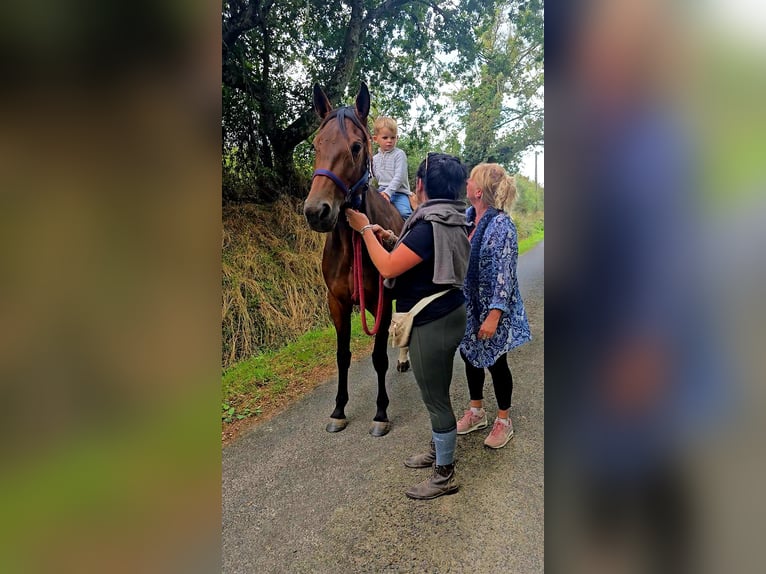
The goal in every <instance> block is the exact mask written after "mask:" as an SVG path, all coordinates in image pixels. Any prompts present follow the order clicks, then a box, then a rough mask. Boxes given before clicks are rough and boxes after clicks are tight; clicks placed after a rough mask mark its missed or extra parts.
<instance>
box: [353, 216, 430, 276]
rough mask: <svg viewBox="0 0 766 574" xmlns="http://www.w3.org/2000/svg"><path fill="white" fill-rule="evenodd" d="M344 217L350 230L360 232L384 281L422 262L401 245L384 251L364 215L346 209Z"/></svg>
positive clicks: (416, 255) (415, 254) (410, 250)
mask: <svg viewBox="0 0 766 574" xmlns="http://www.w3.org/2000/svg"><path fill="white" fill-rule="evenodd" d="M346 217H347V219H348V223H349V225H351V228H352V229H354V230H355V231H360V230H361V231H362V239H363V240H364V244H365V246H366V247H367V252H368V253H369V254H370V259H372V262H373V264H374V265H375V268H376V269H377V270H378V271H379V272H380V274H381V275H382V276H383V277H385V278H386V279H388V278H390V277H398V276H399V275H401V274H402V273H404V272H405V271H408V270H410V269H412V268H413V267H415V265H417V264H418V263H421V262H422V261H423V259H422V258H421V257H420V255H418V254H417V253H415V252H414V251H412V249H410V248H409V247H407V246H406V245H403V244H400V245H399V246H398V247H397V248H396V249H394V250H393V251H392V252H390V253H389V252H388V251H386V250H385V248H384V247H383V246H382V245H381V244H380V243H379V242H378V238H377V237H376V236H375V233H374V230H373V226H372V225H370V220H369V219H368V218H367V216H366V215H365V214H364V213H360V212H358V211H355V210H353V209H346ZM367 226H369V227H367Z"/></svg>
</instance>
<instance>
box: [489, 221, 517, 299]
mask: <svg viewBox="0 0 766 574" xmlns="http://www.w3.org/2000/svg"><path fill="white" fill-rule="evenodd" d="M490 225H491V229H488V230H487V234H486V236H485V240H484V245H485V247H486V248H488V249H489V252H490V257H491V258H492V277H491V280H492V299H491V300H490V303H489V308H490V309H497V310H499V311H502V312H503V313H509V312H510V310H511V309H510V307H511V295H512V293H513V282H514V280H515V278H516V263H517V260H518V254H519V248H518V243H517V241H516V232H515V230H514V229H513V226H512V225H511V223H510V220H508V219H506V218H497V219H496V220H495V221H493V222H492V223H491V224H490Z"/></svg>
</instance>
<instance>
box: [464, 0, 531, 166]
mask: <svg viewBox="0 0 766 574" xmlns="http://www.w3.org/2000/svg"><path fill="white" fill-rule="evenodd" d="M542 37H543V5H542V2H538V1H519V0H512V1H506V2H503V3H501V5H500V6H498V8H497V9H496V11H495V12H494V18H493V19H492V20H491V21H490V22H489V23H488V25H487V26H485V27H484V28H481V36H480V42H481V44H480V45H481V53H480V57H479V60H478V62H477V64H476V66H474V67H473V68H471V69H470V71H469V73H468V74H467V75H465V76H464V77H463V85H464V86H465V87H463V88H462V89H460V90H458V91H457V92H455V94H453V99H454V101H455V103H456V105H457V108H458V110H459V112H460V113H461V117H462V122H463V126H464V128H465V148H464V159H465V161H466V163H467V164H468V165H469V166H474V165H476V164H478V163H481V162H496V163H499V164H501V165H503V166H505V167H506V169H508V170H510V171H512V172H514V171H517V169H518V162H519V160H520V158H521V154H522V153H523V152H524V151H525V150H526V149H528V148H529V147H531V146H533V145H536V144H540V143H542V140H543V101H542V89H543V42H542Z"/></svg>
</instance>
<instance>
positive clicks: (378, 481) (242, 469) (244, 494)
mask: <svg viewBox="0 0 766 574" xmlns="http://www.w3.org/2000/svg"><path fill="white" fill-rule="evenodd" d="M543 261H544V246H543V244H542V243H541V244H539V245H538V246H537V247H535V248H534V249H532V250H531V251H529V252H528V253H526V254H525V255H523V256H522V257H521V258H520V259H519V281H520V287H521V293H522V297H523V299H524V302H525V305H526V308H527V313H528V315H529V320H530V324H531V328H532V336H533V340H532V342H530V343H528V344H526V345H522V346H521V347H519V348H517V349H514V350H513V351H512V352H511V353H509V362H510V365H511V371H512V373H513V377H514V393H513V406H512V408H511V417H512V419H513V424H514V429H515V436H514V438H513V440H511V442H510V443H508V445H507V446H506V447H505V448H502V449H499V450H491V449H488V448H485V447H484V446H483V440H484V438H485V437H486V435H487V434H488V431H489V428H487V429H485V430H482V431H476V432H474V433H471V434H469V435H466V436H460V437H458V445H457V463H456V476H457V479H458V482H459V484H460V491H459V492H458V493H457V494H453V495H451V496H443V497H440V498H437V499H435V500H431V501H414V500H410V499H408V498H406V497H405V495H404V491H405V490H407V488H409V487H410V486H411V485H413V484H415V483H416V482H419V481H420V480H422V479H423V478H425V477H426V476H427V475H428V473H429V472H430V471H429V470H428V469H418V470H415V469H409V468H406V467H405V466H404V465H403V464H402V461H403V460H404V459H405V458H406V457H407V456H409V455H411V454H413V453H415V452H420V451H421V450H423V449H425V448H426V447H427V445H428V442H429V440H430V436H431V435H430V426H429V420H428V414H427V413H426V410H425V407H424V406H423V403H422V401H421V399H420V394H419V392H418V389H417V385H416V383H415V380H414V377H413V375H412V373H411V372H409V373H404V374H400V373H396V371H395V370H394V369H393V368H391V369H390V370H389V373H388V377H387V385H388V390H389V397H390V400H391V404H390V406H389V409H388V415H389V419H390V420H391V423H392V429H391V432H390V433H389V434H388V435H386V436H385V437H381V438H373V437H372V436H370V435H369V434H368V432H367V431H368V427H369V425H370V422H371V420H372V417H373V415H374V412H375V393H376V390H375V373H374V371H373V368H372V362H371V359H370V357H369V356H365V357H360V358H357V357H354V361H353V363H352V365H351V369H350V371H349V395H350V399H349V404H348V406H347V407H346V416H347V417H348V419H349V426H348V427H347V428H346V429H345V430H344V431H342V432H340V433H335V434H329V433H327V432H326V431H325V430H324V427H325V424H326V422H327V418H328V417H329V414H330V412H331V411H332V409H333V407H334V397H335V390H336V388H335V387H336V380H337V379H335V378H333V379H332V380H329V381H327V382H326V383H323V384H322V385H320V386H319V387H317V388H315V389H314V390H313V391H312V392H310V393H309V394H308V395H307V396H305V397H304V398H302V399H301V400H299V401H298V402H297V403H295V404H294V405H292V406H291V407H290V408H288V409H287V410H285V411H284V412H283V413H281V414H280V415H278V416H277V417H275V418H273V419H272V420H270V421H267V422H265V423H263V424H261V425H257V426H255V427H254V428H253V429H252V430H251V431H250V432H248V434H246V435H244V436H242V437H241V438H240V439H239V440H237V441H236V442H235V443H234V444H232V445H230V446H228V447H226V448H225V449H224V451H223V469H222V492H223V524H222V536H223V572H225V573H229V574H234V573H243V574H245V573H259V574H261V573H262V574H266V573H282V572H284V573H320V574H331V573H332V574H346V573H348V574H357V573H378V572H412V573H430V574H437V573H438V574H444V573H453V572H454V573H464V572H471V571H486V570H488V569H490V568H492V569H497V568H502V569H503V571H504V572H508V573H509V574H526V573H536V572H540V573H541V572H543V469H544V466H543V428H544V419H543V412H544V408H543V348H544V324H543V315H544V306H543V284H544V281H543ZM357 359H358V360H357ZM389 359H390V363H391V365H392V367H393V365H395V364H396V353H395V350H394V349H390V353H389ZM452 403H453V408H454V409H455V412H456V414H457V416H460V415H461V414H462V410H463V409H464V408H465V406H466V405H467V404H468V387H467V383H466V380H465V372H464V370H463V365H462V361H461V359H460V357H459V356H456V359H455V371H454V376H453V383H452ZM485 403H486V406H487V410H488V412H489V413H490V415H491V414H492V413H493V412H494V409H496V408H497V405H496V403H495V398H494V392H493V391H492V383H491V380H490V378H489V375H487V379H486V383H485Z"/></svg>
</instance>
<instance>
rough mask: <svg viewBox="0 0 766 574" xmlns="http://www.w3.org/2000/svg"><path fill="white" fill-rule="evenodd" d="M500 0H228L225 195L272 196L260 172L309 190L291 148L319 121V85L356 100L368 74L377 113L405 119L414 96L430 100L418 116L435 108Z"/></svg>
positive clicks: (286, 187) (282, 185) (337, 97)
mask: <svg viewBox="0 0 766 574" xmlns="http://www.w3.org/2000/svg"><path fill="white" fill-rule="evenodd" d="M494 3H495V2H494V0H489V1H487V0H460V1H459V2H456V3H451V4H449V5H445V4H443V3H438V4H429V3H421V2H417V1H413V0H404V1H401V2H387V1H380V0H354V1H352V2H320V1H319V0H302V1H300V2H299V1H297V0H286V1H284V2H279V3H276V2H264V3H261V2H257V1H256V0H225V1H224V3H223V9H222V24H223V45H222V58H223V86H222V99H223V115H222V131H223V138H222V141H223V155H224V156H229V155H236V156H237V162H236V163H233V164H230V165H229V166H228V169H229V171H230V173H227V174H225V177H224V194H225V196H226V197H231V198H240V197H245V196H247V197H253V198H254V199H255V200H263V201H270V200H272V198H271V197H269V196H268V195H264V194H263V192H264V190H266V186H264V185H260V186H258V185H256V186H253V185H252V184H253V182H259V181H261V180H262V179H263V178H264V177H265V178H267V179H268V178H272V179H274V180H275V183H276V187H277V189H278V192H279V193H289V194H291V195H293V196H300V195H301V192H302V191H305V183H306V181H305V173H306V170H305V163H306V162H305V151H304V150H300V149H299V150H298V157H297V158H296V157H294V155H293V152H294V151H295V150H296V148H297V147H298V146H299V144H301V142H304V141H305V140H306V139H307V138H308V137H309V136H310V135H311V133H312V132H313V131H314V130H315V129H316V127H317V118H316V117H315V115H314V113H313V111H312V109H311V100H312V95H311V86H312V84H313V83H314V82H318V83H319V84H321V85H322V86H323V87H324V88H325V91H326V92H327V94H328V96H329V97H330V99H331V101H332V102H333V104H335V105H337V104H340V103H343V102H346V103H350V100H351V99H352V98H353V96H354V95H355V93H356V90H357V88H358V86H359V82H360V81H366V82H367V83H368V84H369V86H370V89H371V91H372V92H373V94H374V99H373V110H372V114H373V115H377V114H379V113H385V114H388V115H392V116H394V117H396V118H397V119H399V120H400V121H401V122H404V123H406V122H407V121H408V120H409V113H410V111H409V108H410V102H412V101H413V100H414V99H415V98H416V97H417V96H423V97H425V99H426V102H427V103H426V107H425V109H423V110H420V115H421V116H422V118H421V119H422V121H425V120H426V118H427V117H428V116H429V114H431V115H432V114H434V113H436V112H438V111H439V106H438V103H437V98H436V95H437V94H438V90H439V87H440V85H441V84H442V83H443V82H444V78H445V77H453V76H454V77H457V76H459V75H461V74H464V73H465V72H466V71H467V70H468V69H469V68H470V66H471V65H472V64H473V62H474V60H475V57H476V53H477V48H478V45H477V44H476V36H475V34H474V30H475V28H476V27H477V26H479V27H481V26H484V25H485V20H487V18H488V17H489V16H491V14H492V11H493V9H494ZM447 55H449V57H446V56H447ZM243 172H245V173H246V174H247V176H243V175H242V174H243ZM301 182H302V183H303V186H304V189H301V185H300V184H301ZM248 186H249V190H248V189H247V187H248Z"/></svg>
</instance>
